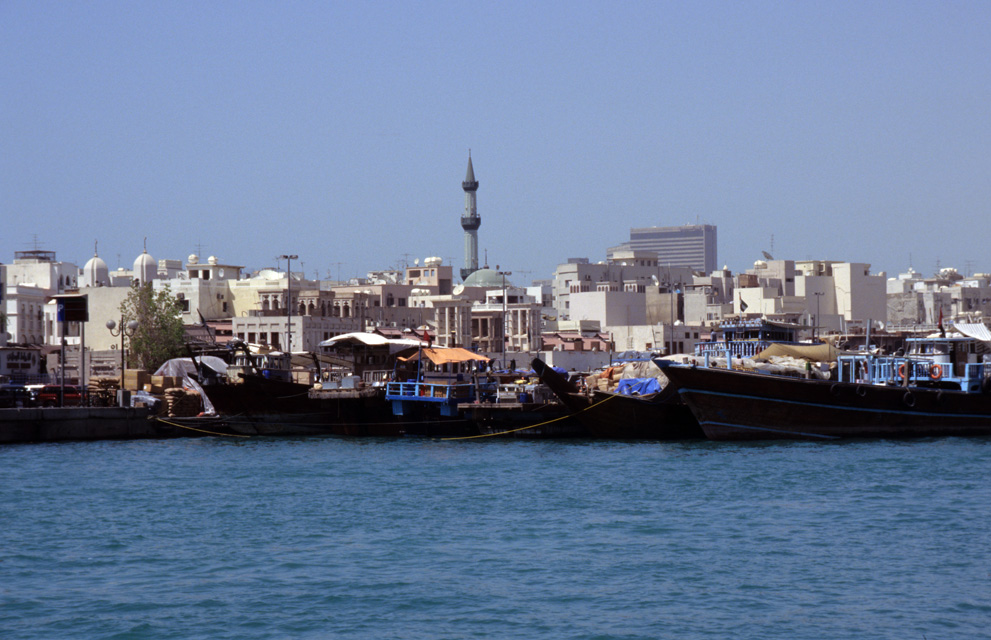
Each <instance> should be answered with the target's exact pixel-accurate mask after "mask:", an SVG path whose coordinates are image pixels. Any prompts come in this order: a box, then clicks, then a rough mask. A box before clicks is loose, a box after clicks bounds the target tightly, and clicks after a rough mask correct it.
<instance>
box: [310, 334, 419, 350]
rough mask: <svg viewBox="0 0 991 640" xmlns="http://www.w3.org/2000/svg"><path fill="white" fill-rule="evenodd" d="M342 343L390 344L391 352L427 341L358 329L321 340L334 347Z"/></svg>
mask: <svg viewBox="0 0 991 640" xmlns="http://www.w3.org/2000/svg"><path fill="white" fill-rule="evenodd" d="M340 344H352V345H364V346H366V347H381V346H385V345H388V346H389V352H390V353H395V352H396V351H401V350H403V349H408V348H409V347H419V346H425V345H426V344H427V343H426V342H423V341H422V340H413V339H411V338H386V337H385V336H380V335H379V334H377V333H367V332H364V331H358V332H355V333H345V334H342V335H339V336H334V337H333V338H330V339H329V340H324V341H323V342H321V343H320V346H321V347H333V346H337V345H340Z"/></svg>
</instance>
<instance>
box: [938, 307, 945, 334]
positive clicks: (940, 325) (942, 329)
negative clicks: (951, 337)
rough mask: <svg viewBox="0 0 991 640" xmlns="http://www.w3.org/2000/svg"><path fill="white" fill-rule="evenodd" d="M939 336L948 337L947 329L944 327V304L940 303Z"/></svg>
mask: <svg viewBox="0 0 991 640" xmlns="http://www.w3.org/2000/svg"><path fill="white" fill-rule="evenodd" d="M938 326H939V337H940V338H945V337H946V329H944V328H943V305H939V325H938Z"/></svg>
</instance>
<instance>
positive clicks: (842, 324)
mask: <svg viewBox="0 0 991 640" xmlns="http://www.w3.org/2000/svg"><path fill="white" fill-rule="evenodd" d="M870 267H871V266H870V265H869V264H866V263H861V262H834V261H830V260H805V261H798V262H796V263H795V269H796V273H797V274H799V275H796V278H795V295H796V296H798V297H801V298H804V299H805V306H806V313H807V315H808V316H809V317H810V318H811V321H812V322H811V324H814V325H816V326H818V327H819V328H820V329H819V331H820V333H821V332H822V331H824V330H825V331H827V332H835V333H846V332H848V331H852V330H863V329H866V328H867V326H868V325H869V324H875V326H876V323H879V322H880V323H883V322H884V321H885V320H886V319H887V312H888V308H887V300H886V296H885V291H886V279H887V276H886V274H885V273H884V272H883V271H882V272H881V273H879V274H872V273H871V272H870Z"/></svg>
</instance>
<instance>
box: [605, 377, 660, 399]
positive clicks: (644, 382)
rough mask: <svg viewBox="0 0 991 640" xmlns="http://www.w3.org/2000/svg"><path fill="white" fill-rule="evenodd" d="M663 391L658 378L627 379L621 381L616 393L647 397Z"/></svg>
mask: <svg viewBox="0 0 991 640" xmlns="http://www.w3.org/2000/svg"><path fill="white" fill-rule="evenodd" d="M660 390H661V383H660V382H658V381H657V378H626V379H625V380H620V381H619V386H618V387H616V393H618V394H620V395H624V396H645V395H647V394H648V393H657V392H658V391H660Z"/></svg>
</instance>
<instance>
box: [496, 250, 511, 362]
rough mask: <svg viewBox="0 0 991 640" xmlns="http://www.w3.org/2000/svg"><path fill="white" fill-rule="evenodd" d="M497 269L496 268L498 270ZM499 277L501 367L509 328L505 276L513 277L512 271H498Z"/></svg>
mask: <svg viewBox="0 0 991 640" xmlns="http://www.w3.org/2000/svg"><path fill="white" fill-rule="evenodd" d="M498 268H499V267H496V269H498ZM498 273H499V275H501V276H502V360H503V365H505V364H506V351H508V350H509V349H508V347H509V327H508V326H507V324H506V314H507V303H508V299H509V295H508V294H507V293H506V276H511V275H513V272H512V271H499V272H498Z"/></svg>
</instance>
